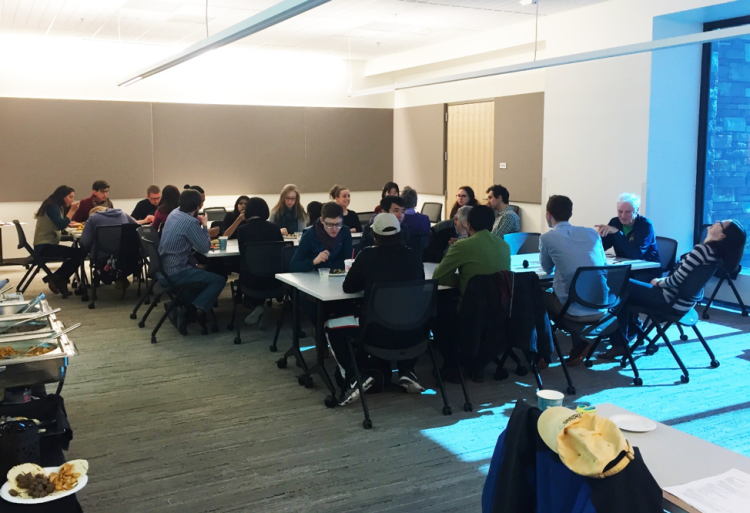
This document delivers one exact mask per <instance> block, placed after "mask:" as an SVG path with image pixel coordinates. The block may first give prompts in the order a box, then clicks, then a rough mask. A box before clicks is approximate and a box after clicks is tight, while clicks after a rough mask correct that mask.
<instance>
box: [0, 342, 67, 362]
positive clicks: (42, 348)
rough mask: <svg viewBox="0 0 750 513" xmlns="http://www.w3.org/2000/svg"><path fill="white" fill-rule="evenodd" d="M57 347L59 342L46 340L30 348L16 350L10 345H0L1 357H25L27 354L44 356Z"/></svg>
mask: <svg viewBox="0 0 750 513" xmlns="http://www.w3.org/2000/svg"><path fill="white" fill-rule="evenodd" d="M55 349H57V344H53V343H51V342H46V343H43V344H39V345H33V346H29V348H28V350H26V351H23V350H20V351H18V350H16V349H13V348H12V347H10V346H2V347H0V359H2V358H23V357H27V356H42V355H43V354H47V353H50V352H52V351H54V350H55Z"/></svg>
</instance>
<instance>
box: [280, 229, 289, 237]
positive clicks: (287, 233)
mask: <svg viewBox="0 0 750 513" xmlns="http://www.w3.org/2000/svg"><path fill="white" fill-rule="evenodd" d="M281 235H283V236H285V237H286V236H287V235H289V232H288V231H287V229H286V228H282V229H281Z"/></svg>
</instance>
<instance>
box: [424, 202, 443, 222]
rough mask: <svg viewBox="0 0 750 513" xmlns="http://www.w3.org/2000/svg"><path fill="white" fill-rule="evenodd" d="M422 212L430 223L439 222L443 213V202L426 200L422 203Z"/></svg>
mask: <svg viewBox="0 0 750 513" xmlns="http://www.w3.org/2000/svg"><path fill="white" fill-rule="evenodd" d="M422 213H423V214H424V215H426V216H427V217H429V218H430V222H431V223H439V222H440V220H441V219H440V218H441V217H442V215H443V204H442V203H433V202H430V201H428V202H426V203H424V204H423V205H422Z"/></svg>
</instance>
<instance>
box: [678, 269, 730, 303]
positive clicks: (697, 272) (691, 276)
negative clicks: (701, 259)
mask: <svg viewBox="0 0 750 513" xmlns="http://www.w3.org/2000/svg"><path fill="white" fill-rule="evenodd" d="M718 268H719V264H705V265H699V266H698V267H695V268H694V269H693V270H692V271H690V272H689V273H688V275H687V277H686V278H685V279H684V280H682V283H680V285H679V286H678V287H677V295H675V297H674V299H673V300H672V302H671V304H674V303H675V301H677V299H686V300H688V301H693V300H694V299H695V298H696V297H698V296H699V295H700V293H701V291H702V290H703V287H705V286H706V284H707V283H708V280H710V279H711V277H712V276H713V275H714V274H715V273H716V270H717V269H718ZM671 304H670V306H671Z"/></svg>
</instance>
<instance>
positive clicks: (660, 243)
mask: <svg viewBox="0 0 750 513" xmlns="http://www.w3.org/2000/svg"><path fill="white" fill-rule="evenodd" d="M656 247H657V248H658V249H659V260H660V261H661V272H662V274H664V273H671V272H672V271H673V270H674V265H675V262H676V261H677V241H676V240H674V239H668V238H667V237H659V236H657V237H656Z"/></svg>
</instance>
